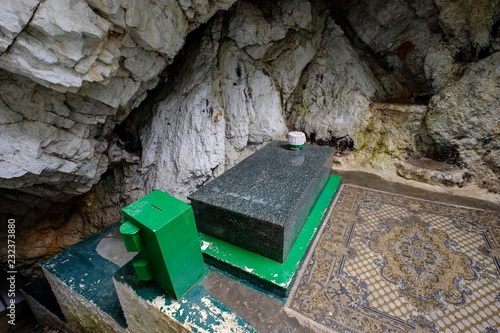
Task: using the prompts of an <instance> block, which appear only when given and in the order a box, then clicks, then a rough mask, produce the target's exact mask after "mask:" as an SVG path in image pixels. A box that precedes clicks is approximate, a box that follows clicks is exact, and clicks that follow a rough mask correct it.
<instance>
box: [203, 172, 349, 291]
mask: <svg viewBox="0 0 500 333" xmlns="http://www.w3.org/2000/svg"><path fill="white" fill-rule="evenodd" d="M341 180H342V177H340V176H330V178H329V180H328V182H327V183H326V185H325V187H324V188H323V191H322V192H321V194H320V196H319V198H318V200H317V201H316V203H315V204H314V206H313V208H312V210H311V213H310V214H309V217H308V219H307V221H306V223H305V224H304V227H303V228H302V231H301V233H300V234H299V236H298V238H297V240H296V241H295V244H294V245H293V247H292V249H291V250H290V253H289V254H288V257H287V259H286V260H285V262H283V263H279V262H277V261H274V260H271V259H268V258H266V257H263V256H261V255H259V254H256V253H253V252H250V251H248V250H245V249H242V248H240V247H237V246H235V245H232V244H229V243H227V242H224V241H222V240H219V239H216V238H214V237H211V236H208V235H205V234H203V233H200V240H201V250H202V252H203V254H204V257H205V261H206V262H207V263H208V264H210V265H212V266H214V267H217V268H219V269H221V270H223V271H226V272H228V273H230V274H232V275H234V276H236V277H238V278H241V279H244V280H247V281H248V282H250V283H252V284H254V285H256V286H257V287H260V288H262V289H265V290H267V291H270V292H272V293H274V294H276V295H278V296H280V297H286V296H287V295H288V292H289V289H290V287H291V285H292V283H293V281H294V279H295V277H296V274H295V273H296V271H297V270H298V268H299V266H300V264H301V263H302V260H303V258H304V257H305V254H306V252H307V250H308V249H309V245H310V244H311V241H312V240H313V239H314V236H315V235H316V232H317V231H318V229H319V227H320V226H321V223H322V222H323V220H324V218H325V215H326V213H327V211H328V208H329V207H330V204H331V203H332V202H333V198H334V197H335V194H336V193H337V190H338V188H339V186H340V182H341Z"/></svg>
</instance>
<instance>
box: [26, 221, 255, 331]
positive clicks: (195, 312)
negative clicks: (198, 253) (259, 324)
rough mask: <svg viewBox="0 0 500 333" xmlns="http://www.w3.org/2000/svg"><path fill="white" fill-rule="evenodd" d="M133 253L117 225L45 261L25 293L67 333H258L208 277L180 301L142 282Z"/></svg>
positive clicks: (46, 319)
mask: <svg viewBox="0 0 500 333" xmlns="http://www.w3.org/2000/svg"><path fill="white" fill-rule="evenodd" d="M134 255H135V253H128V252H127V251H126V249H125V246H124V244H123V241H122V239H121V235H120V233H119V225H118V224H117V225H114V226H111V227H108V228H106V229H104V230H102V231H101V232H99V233H97V234H95V235H92V236H90V237H88V238H86V239H85V240H83V241H81V242H79V243H78V244H75V245H74V246H72V247H70V248H68V249H66V250H64V251H62V252H60V253H59V254H57V255H55V256H54V257H52V258H51V259H49V260H47V261H45V262H44V263H42V264H41V266H42V269H43V271H44V274H45V276H46V280H40V281H36V282H35V283H33V285H30V286H28V287H25V289H24V293H25V295H27V297H28V300H29V304H30V307H31V309H32V311H33V312H34V313H35V316H36V318H37V320H38V321H39V322H40V323H41V324H43V325H45V326H48V327H50V328H53V329H56V330H60V331H63V332H85V333H87V332H88V333H95V332H99V333H101V332H102V333H104V332H106V333H107V332H115V333H125V332H134V333H136V332H148V333H149V332H235V333H237V332H241V333H243V332H249V333H252V332H255V331H254V330H253V328H252V327H251V326H250V325H249V324H248V323H247V322H245V321H244V320H243V319H241V318H240V317H239V316H238V315H236V314H234V313H233V312H232V311H231V310H230V309H229V308H227V307H226V306H225V305H224V304H223V303H222V302H221V301H219V300H218V299H217V298H215V297H214V296H212V295H211V294H210V293H208V292H207V291H206V290H205V287H204V286H203V279H201V280H200V281H199V283H197V284H195V285H194V286H193V287H192V288H191V289H190V290H189V291H188V292H187V293H186V295H185V296H184V297H183V298H182V299H181V300H179V301H177V300H175V299H173V298H171V297H169V295H168V294H167V293H166V292H165V290H164V289H163V288H161V287H160V286H159V285H157V284H156V283H155V282H153V281H147V282H145V281H137V280H136V279H135V276H134V269H133V264H132V261H131V259H132V257H133V256H134ZM207 272H208V270H207ZM113 277H115V278H113ZM115 286H116V288H115Z"/></svg>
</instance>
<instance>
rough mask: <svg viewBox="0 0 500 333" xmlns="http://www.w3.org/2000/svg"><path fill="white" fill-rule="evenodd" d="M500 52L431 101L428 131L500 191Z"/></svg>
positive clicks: (482, 180) (479, 178) (480, 179)
mask: <svg viewBox="0 0 500 333" xmlns="http://www.w3.org/2000/svg"><path fill="white" fill-rule="evenodd" d="M499 82H500V52H496V53H495V54H493V55H491V56H489V57H488V58H486V59H483V60H480V61H478V62H476V63H473V64H471V65H470V66H469V67H468V68H467V70H466V71H465V73H464V75H463V76H462V77H461V78H460V79H459V80H458V81H456V82H454V83H453V84H450V85H448V86H447V87H445V88H444V89H442V90H441V91H440V92H439V93H438V94H437V95H436V96H434V97H433V98H432V100H431V103H430V104H429V109H428V112H427V115H426V118H425V125H426V127H427V131H428V133H429V135H430V136H431V137H432V139H433V140H434V141H435V143H436V144H437V145H438V146H441V147H452V148H453V149H454V150H455V151H457V152H458V155H459V156H458V158H459V162H460V164H461V165H462V166H463V167H464V168H467V169H469V170H470V171H471V174H473V177H475V178H476V180H477V182H478V183H482V184H483V185H484V186H486V187H488V188H489V189H491V190H492V191H495V192H499V191H500V180H499V176H500V174H499V171H500V156H499V154H498V152H499V150H500V86H499Z"/></svg>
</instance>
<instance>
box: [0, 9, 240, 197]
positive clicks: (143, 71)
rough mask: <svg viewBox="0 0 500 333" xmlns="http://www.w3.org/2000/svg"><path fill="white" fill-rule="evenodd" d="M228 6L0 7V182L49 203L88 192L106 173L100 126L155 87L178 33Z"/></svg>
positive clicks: (106, 129)
mask: <svg viewBox="0 0 500 333" xmlns="http://www.w3.org/2000/svg"><path fill="white" fill-rule="evenodd" d="M233 2H234V1H218V2H214V1H208V0H207V1H196V2H195V3H191V2H190V1H181V2H177V1H175V0H170V1H153V2H151V3H148V5H146V6H145V5H144V3H143V2H142V1H121V0H109V1H100V0H88V1H85V0H77V1H73V0H45V1H35V0H23V1H17V0H7V1H6V2H4V3H3V8H2V11H1V13H0V71H1V73H2V77H1V79H0V108H1V115H0V128H1V131H0V133H1V137H0V147H1V148H0V157H1V161H2V162H1V166H0V186H1V187H2V188H9V189H18V190H21V191H23V192H26V193H32V194H36V195H37V196H40V197H43V198H50V200H52V201H64V200H67V199H68V198H70V197H72V196H75V195H80V194H83V193H86V192H88V191H89V190H90V188H91V187H92V186H93V185H94V184H96V183H97V182H98V181H99V179H100V177H101V175H102V174H103V173H104V172H105V171H106V170H107V169H108V166H109V162H108V157H107V156H106V149H107V148H108V142H107V140H106V139H105V137H106V136H108V135H109V134H110V130H111V129H112V128H113V127H114V125H115V124H116V123H120V122H121V121H123V119H124V118H125V117H126V116H127V114H128V113H129V112H130V110H131V109H132V108H134V107H135V106H137V105H138V103H139V102H140V101H141V100H143V99H144V97H145V96H146V94H145V92H146V91H147V90H148V89H151V88H152V87H154V86H155V85H156V84H157V83H158V74H159V73H160V72H161V71H162V70H163V68H164V67H165V66H166V65H167V64H169V63H170V62H171V61H172V59H173V57H174V56H175V55H176V54H177V53H178V51H179V50H180V49H181V47H182V46H183V44H184V41H185V38H186V35H187V33H188V31H189V30H190V29H194V28H195V27H197V26H198V25H200V24H201V23H204V22H206V20H208V19H209V18H210V17H211V16H212V15H213V14H214V13H215V12H216V11H217V10H218V9H226V8H228V7H229V6H230V5H231V4H232V3H233ZM7 72H10V73H7ZM15 74H17V75H15ZM116 155H117V154H116V152H115V154H114V157H113V158H116Z"/></svg>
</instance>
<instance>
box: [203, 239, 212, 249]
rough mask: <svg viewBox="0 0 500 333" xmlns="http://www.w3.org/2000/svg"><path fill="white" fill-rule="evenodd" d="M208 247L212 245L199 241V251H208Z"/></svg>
mask: <svg viewBox="0 0 500 333" xmlns="http://www.w3.org/2000/svg"><path fill="white" fill-rule="evenodd" d="M210 245H212V243H210V242H205V241H203V240H202V241H201V250H202V251H205V250H206V249H208V247H209V246H210Z"/></svg>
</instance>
